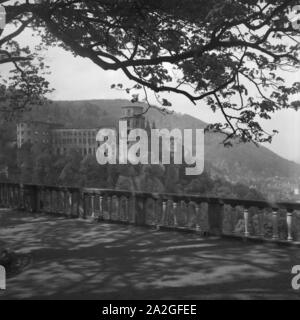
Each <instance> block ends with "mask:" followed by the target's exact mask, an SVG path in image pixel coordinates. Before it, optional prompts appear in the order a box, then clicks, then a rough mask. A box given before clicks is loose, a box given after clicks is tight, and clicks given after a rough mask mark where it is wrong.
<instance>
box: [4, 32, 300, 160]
mask: <svg viewBox="0 0 300 320" xmlns="http://www.w3.org/2000/svg"><path fill="white" fill-rule="evenodd" d="M6 31H7V30H6ZM18 40H19V41H20V42H21V43H22V44H28V45H33V44H34V43H35V40H34V39H33V38H32V34H31V32H25V33H23V34H22V35H21V36H20V37H19V39H18ZM44 57H45V60H46V63H47V64H48V65H49V66H50V70H51V74H50V75H48V76H47V78H48V80H49V82H50V85H51V87H52V88H54V89H55V91H54V92H53V93H52V94H51V95H50V96H49V98H51V99H53V100H84V99H130V96H129V95H128V94H126V93H125V92H121V91H116V90H112V89H111V85H112V84H114V83H123V84H124V85H125V86H126V85H129V86H130V85H132V83H131V82H130V81H129V80H127V78H126V76H125V75H124V74H123V73H122V72H121V71H104V70H102V69H100V68H99V67H98V66H96V65H95V64H93V62H91V61H90V60H88V59H83V58H81V57H74V56H73V55H72V54H71V53H70V52H67V51H65V50H64V49H62V48H57V47H53V48H49V49H48V50H47V51H46V52H44ZM1 68H2V71H4V69H3V68H5V67H3V66H1ZM6 68H7V67H6ZM2 71H1V73H2ZM285 80H286V81H287V82H295V81H300V72H299V71H298V72H294V73H289V74H286V75H285ZM164 97H166V98H168V100H169V101H171V102H172V108H173V110H174V111H176V112H179V113H186V114H189V115H191V116H194V117H196V118H199V119H201V120H202V121H205V122H207V123H213V122H218V121H222V122H223V121H224V119H223V117H222V115H221V114H215V113H213V112H212V111H211V110H210V108H209V107H207V106H206V105H205V104H204V103H203V102H202V103H199V104H197V105H196V106H194V105H193V104H192V103H191V102H190V101H189V100H188V99H187V98H185V97H184V96H180V95H177V94H167V95H164ZM298 99H299V98H298ZM150 102H151V103H156V101H155V99H154V98H152V97H151V95H150ZM262 124H263V125H264V128H265V129H266V130H267V131H269V132H271V131H272V130H273V129H276V130H278V131H279V134H278V135H277V136H275V137H274V139H273V142H272V144H265V146H266V147H267V148H269V149H271V150H272V151H274V152H276V153H277V154H279V155H280V156H282V157H284V158H286V159H289V160H292V161H295V162H298V163H300V111H298V112H296V111H295V110H282V111H279V112H276V113H275V114H273V115H272V120H269V121H265V122H263V123H262Z"/></svg>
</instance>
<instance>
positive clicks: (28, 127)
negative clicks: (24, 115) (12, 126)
mask: <svg viewBox="0 0 300 320" xmlns="http://www.w3.org/2000/svg"><path fill="white" fill-rule="evenodd" d="M57 127H59V125H58V124H54V123H48V122H41V121H24V122H21V123H19V124H18V125H17V146H18V148H21V147H22V146H23V145H24V144H25V143H32V144H51V133H52V130H54V129H55V128H57Z"/></svg>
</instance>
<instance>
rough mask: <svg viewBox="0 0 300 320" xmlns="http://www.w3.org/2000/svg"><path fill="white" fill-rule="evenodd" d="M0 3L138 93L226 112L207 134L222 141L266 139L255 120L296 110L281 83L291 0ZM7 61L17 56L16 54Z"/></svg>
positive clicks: (291, 58)
mask: <svg viewBox="0 0 300 320" xmlns="http://www.w3.org/2000/svg"><path fill="white" fill-rule="evenodd" d="M0 4H3V5H4V6H5V7H6V11H7V13H8V23H9V24H11V23H16V24H17V25H19V29H18V31H17V33H20V32H22V29H24V28H25V27H26V26H27V25H31V26H32V27H34V28H38V30H39V31H40V33H41V35H42V38H43V41H44V43H45V44H47V45H49V44H53V43H54V42H55V43H57V44H59V45H60V46H63V47H64V48H66V49H67V50H71V51H72V52H73V53H74V54H75V55H80V56H82V57H85V58H88V59H90V60H91V61H93V62H94V63H95V64H96V65H97V66H99V67H101V68H102V69H104V70H122V71H123V72H124V73H125V75H126V76H127V77H128V78H129V79H131V80H133V81H135V82H136V85H135V87H134V89H137V90H143V92H144V93H145V94H146V96H147V90H148V89H151V90H153V91H154V92H155V94H156V95H157V96H158V95H159V94H160V93H162V92H173V93H178V94H182V95H184V96H186V97H187V98H188V99H189V100H190V101H192V102H193V103H195V104H196V103H197V102H199V101H205V102H206V103H207V104H208V105H209V106H210V107H211V108H212V110H213V111H219V112H221V113H222V114H223V116H224V123H215V124H212V125H210V126H209V128H208V129H211V130H215V131H220V132H223V133H225V135H226V138H225V140H224V143H225V144H230V141H231V140H232V139H236V138H238V139H239V140H240V141H243V142H247V141H255V142H265V141H271V140H272V136H273V134H274V133H275V131H274V132H271V133H268V132H265V131H264V129H263V128H262V127H261V125H260V123H261V122H260V120H261V119H270V115H271V113H273V112H275V111H276V110H279V109H282V108H291V107H292V108H295V109H297V108H298V106H299V103H298V102H295V101H294V102H293V103H291V96H293V95H295V94H297V93H299V89H300V84H299V83H294V84H292V85H289V84H287V83H285V81H284V80H283V78H282V69H286V68H288V69H289V70H296V68H298V67H299V33H300V28H299V26H298V25H297V24H296V23H292V21H291V15H293V8H294V7H295V6H296V5H297V4H298V0H264V1H262V0H185V1H181V0H159V1H158V0H151V1H150V0H123V1H120V0H85V1H74V0H64V1H62V0H56V1H51V0H45V1H19V2H16V3H15V4H11V1H5V0H2V1H0ZM11 37H12V38H13V37H14V36H13V35H12V36H11ZM2 44H3V39H1V40H0V46H1V47H2ZM11 58H13V59H14V60H16V59H23V57H22V55H21V54H17V52H16V54H12V57H11ZM4 59H5V58H4ZM0 63H1V62H0ZM129 91H130V90H129ZM135 97H136V95H135ZM158 99H159V101H161V102H162V105H163V106H164V107H166V108H168V107H169V106H170V103H169V101H167V100H166V99H164V98H163V99H161V98H159V97H158Z"/></svg>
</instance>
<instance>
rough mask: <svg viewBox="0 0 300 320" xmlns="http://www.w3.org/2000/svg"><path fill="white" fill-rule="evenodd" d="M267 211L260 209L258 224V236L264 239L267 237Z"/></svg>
mask: <svg viewBox="0 0 300 320" xmlns="http://www.w3.org/2000/svg"><path fill="white" fill-rule="evenodd" d="M264 216H265V210H264V209H262V208H261V209H258V224H259V234H258V236H259V237H260V238H264V236H265V228H264V223H265V219H264Z"/></svg>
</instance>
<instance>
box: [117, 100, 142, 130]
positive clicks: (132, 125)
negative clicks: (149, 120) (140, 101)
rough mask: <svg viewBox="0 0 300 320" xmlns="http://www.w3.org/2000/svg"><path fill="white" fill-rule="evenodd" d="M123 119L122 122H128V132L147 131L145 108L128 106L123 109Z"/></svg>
mask: <svg viewBox="0 0 300 320" xmlns="http://www.w3.org/2000/svg"><path fill="white" fill-rule="evenodd" d="M122 111H123V117H122V118H121V119H120V120H121V121H127V128H128V132H129V131H130V130H132V129H145V128H146V118H145V116H144V115H143V112H144V107H142V106H126V107H123V108H122Z"/></svg>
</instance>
